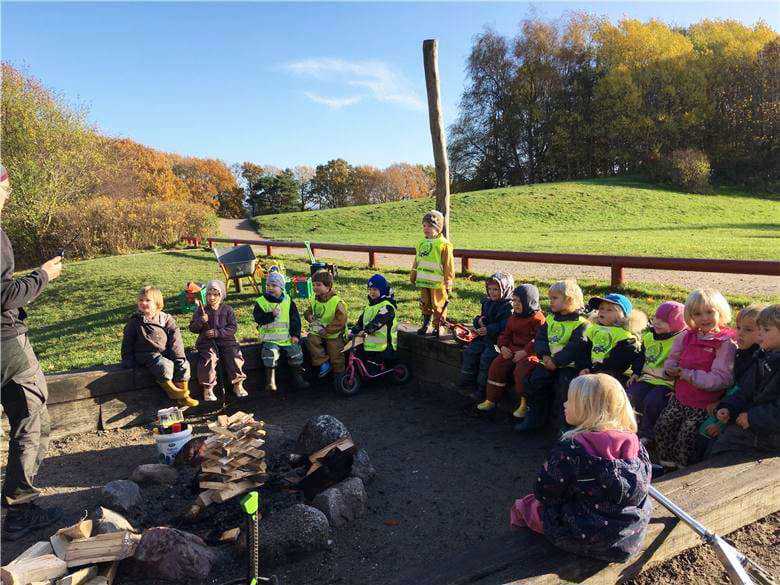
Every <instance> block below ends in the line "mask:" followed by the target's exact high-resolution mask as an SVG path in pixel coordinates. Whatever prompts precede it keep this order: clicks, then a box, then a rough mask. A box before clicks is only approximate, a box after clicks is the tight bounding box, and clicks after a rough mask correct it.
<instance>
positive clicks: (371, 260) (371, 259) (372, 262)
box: [368, 252, 376, 268]
mask: <svg viewBox="0 0 780 585" xmlns="http://www.w3.org/2000/svg"><path fill="white" fill-rule="evenodd" d="M368 267H369V268H376V252H369V253H368Z"/></svg>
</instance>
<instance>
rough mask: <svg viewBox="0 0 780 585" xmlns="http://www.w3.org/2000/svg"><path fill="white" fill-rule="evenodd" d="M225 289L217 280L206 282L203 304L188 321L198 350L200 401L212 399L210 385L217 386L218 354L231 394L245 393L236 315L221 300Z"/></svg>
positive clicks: (242, 394) (242, 360) (223, 298)
mask: <svg viewBox="0 0 780 585" xmlns="http://www.w3.org/2000/svg"><path fill="white" fill-rule="evenodd" d="M226 296H227V292H226V291H225V285H224V284H223V283H222V281H221V280H210V281H209V282H208V283H206V305H205V306H204V305H201V303H200V300H197V301H196V302H197V304H198V307H197V308H196V309H195V312H194V313H193V315H192V319H191V320H190V331H192V332H193V333H198V339H197V341H195V349H197V350H198V381H199V382H200V385H201V387H202V388H203V400H206V401H214V400H216V399H217V397H216V395H215V394H214V387H215V386H216V385H217V368H218V367H219V354H222V363H223V364H224V365H225V370H226V373H227V376H228V380H227V381H228V382H230V384H231V385H232V387H233V393H234V394H235V395H236V396H238V397H239V398H245V397H246V396H247V393H246V390H244V380H246V374H244V356H243V355H242V354H241V348H240V347H239V346H238V341H236V331H237V330H238V323H236V315H235V313H234V312H233V307H231V306H230V305H226V304H225V303H224V300H225V297H226ZM217 350H219V351H217Z"/></svg>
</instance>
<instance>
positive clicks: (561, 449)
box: [534, 431, 651, 562]
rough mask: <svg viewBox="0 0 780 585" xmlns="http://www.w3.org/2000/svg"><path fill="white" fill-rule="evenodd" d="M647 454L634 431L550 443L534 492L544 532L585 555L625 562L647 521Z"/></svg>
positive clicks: (637, 545)
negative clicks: (538, 504)
mask: <svg viewBox="0 0 780 585" xmlns="http://www.w3.org/2000/svg"><path fill="white" fill-rule="evenodd" d="M650 478H651V475H650V459H649V457H648V455H647V451H646V450H645V448H644V446H642V445H641V444H640V443H639V440H638V439H637V437H636V435H634V434H633V433H624V432H618V431H611V432H592V433H581V434H580V435H577V436H575V438H573V439H567V440H562V441H560V442H559V443H558V444H557V445H556V446H555V447H553V449H552V451H551V452H550V455H549V456H548V458H547V462H546V463H545V465H544V467H543V468H542V469H541V470H540V472H539V477H538V479H537V481H536V486H535V487H534V494H535V496H536V498H537V499H538V500H539V501H540V502H541V504H542V510H541V517H542V524H543V526H544V534H545V536H546V537H547V538H548V539H549V540H550V541H551V542H552V543H553V544H554V545H556V546H558V547H559V548H562V549H564V550H567V551H569V552H573V553H576V554H580V555H583V556H588V557H595V558H597V559H602V560H606V561H610V562H623V561H625V560H627V559H628V558H629V557H631V556H632V555H633V554H635V553H636V552H638V551H639V549H640V547H641V545H642V542H643V541H644V538H645V533H646V531H647V525H648V523H649V522H650V513H651V502H650V497H649V496H648V487H649V485H650Z"/></svg>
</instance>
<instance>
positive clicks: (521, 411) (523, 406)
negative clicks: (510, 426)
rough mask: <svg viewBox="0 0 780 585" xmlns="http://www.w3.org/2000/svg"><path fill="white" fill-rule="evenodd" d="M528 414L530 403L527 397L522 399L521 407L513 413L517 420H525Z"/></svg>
mask: <svg viewBox="0 0 780 585" xmlns="http://www.w3.org/2000/svg"><path fill="white" fill-rule="evenodd" d="M527 413H528V401H527V400H526V399H525V396H521V397H520V406H518V407H517V410H515V411H514V412H513V413H512V416H513V417H515V418H525V415H526V414H527Z"/></svg>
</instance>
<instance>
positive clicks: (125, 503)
mask: <svg viewBox="0 0 780 585" xmlns="http://www.w3.org/2000/svg"><path fill="white" fill-rule="evenodd" d="M100 499H101V503H102V504H103V505H104V506H105V507H106V508H110V509H112V510H119V511H120V512H123V513H125V514H126V513H128V512H131V511H132V510H133V509H134V508H135V507H136V506H137V505H138V504H139V503H140V501H141V488H139V487H138V484H137V483H135V482H134V481H130V480H128V479H117V480H115V481H110V482H108V483H107V484H106V485H104V486H103V491H102V492H101V498H100Z"/></svg>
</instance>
